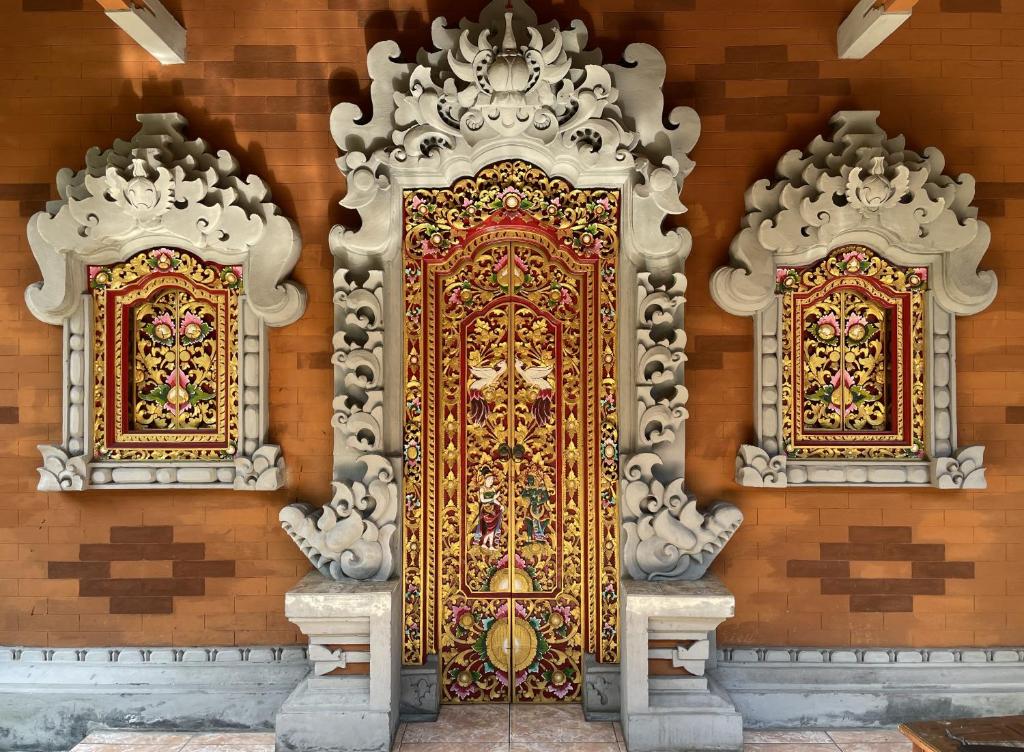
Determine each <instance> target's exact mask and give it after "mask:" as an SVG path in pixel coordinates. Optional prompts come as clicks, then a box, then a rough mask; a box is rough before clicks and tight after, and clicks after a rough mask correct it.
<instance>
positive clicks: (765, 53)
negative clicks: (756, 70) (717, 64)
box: [725, 44, 789, 63]
mask: <svg viewBox="0 0 1024 752" xmlns="http://www.w3.org/2000/svg"><path fill="white" fill-rule="evenodd" d="M787 60H789V53H788V50H787V48H786V45H784V44H760V45H752V46H750V47H726V48H725V62H727V63H761V62H776V63H784V62H786V61H787Z"/></svg>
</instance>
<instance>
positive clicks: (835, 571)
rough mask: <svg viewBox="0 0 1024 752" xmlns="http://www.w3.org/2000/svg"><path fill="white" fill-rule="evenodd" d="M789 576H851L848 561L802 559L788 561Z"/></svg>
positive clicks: (787, 573) (787, 570) (787, 574)
mask: <svg viewBox="0 0 1024 752" xmlns="http://www.w3.org/2000/svg"><path fill="white" fill-rule="evenodd" d="M786 576H787V577H849V576H850V562H848V561H801V560H797V559H793V560H790V561H787V562H786Z"/></svg>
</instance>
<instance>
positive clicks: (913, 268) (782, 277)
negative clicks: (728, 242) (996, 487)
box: [711, 112, 996, 488]
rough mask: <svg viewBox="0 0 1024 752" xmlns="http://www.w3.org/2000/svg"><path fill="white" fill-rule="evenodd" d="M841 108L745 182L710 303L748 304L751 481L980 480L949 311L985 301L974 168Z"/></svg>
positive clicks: (742, 457) (742, 469)
mask: <svg viewBox="0 0 1024 752" xmlns="http://www.w3.org/2000/svg"><path fill="white" fill-rule="evenodd" d="M877 116H878V113H877V112H840V113H838V114H837V115H836V117H835V118H834V119H833V124H834V126H835V133H834V135H833V138H832V139H831V140H827V139H823V138H819V139H816V140H815V141H814V143H813V144H812V145H811V146H810V148H809V150H808V152H806V153H804V154H800V153H799V152H789V153H788V154H786V156H784V157H783V158H782V159H781V160H780V161H779V165H778V173H779V175H780V176H781V177H780V179H779V180H777V181H776V182H775V183H771V184H769V183H767V182H765V181H760V182H758V183H757V184H755V185H754V186H753V187H752V188H751V189H750V191H749V193H748V198H747V206H748V214H747V216H746V217H745V219H744V227H743V229H742V231H741V232H740V234H739V235H737V237H736V239H735V240H734V241H733V243H732V246H731V248H730V257H731V264H730V266H727V267H723V268H721V269H719V270H718V271H716V272H715V274H714V276H713V278H712V282H711V292H712V295H713V296H714V298H715V300H716V301H717V302H718V304H719V305H720V306H722V307H723V308H725V309H726V310H727V311H729V312H730V313H733V314H736V315H745V316H753V318H754V329H755V334H754V347H755V353H756V358H755V375H754V378H755V407H756V410H755V433H756V435H757V444H756V445H744V446H742V447H740V450H739V453H738V455H737V458H736V480H737V482H738V483H741V484H743V485H748V486H788V485H799V484H809V485H927V484H931V485H935V486H938V487H940V488H984V486H985V470H984V467H983V457H984V447H981V446H968V447H959V446H958V445H957V443H956V405H955V400H956V369H955V362H956V361H955V352H956V347H955V336H956V326H955V317H956V316H958V315H968V314H971V313H976V312H978V311H980V310H983V309H984V308H985V307H986V306H988V305H989V303H991V302H992V299H993V298H994V297H995V293H996V279H995V275H994V274H993V273H992V272H990V271H979V270H978V264H979V262H980V261H981V258H982V256H983V255H984V252H985V250H986V248H987V247H988V243H989V238H990V235H989V230H988V227H987V226H986V225H985V224H984V223H983V222H980V221H978V219H977V218H976V217H977V209H975V208H973V207H971V206H970V203H971V200H972V198H973V195H974V180H973V178H971V176H970V175H961V176H960V177H959V178H957V179H956V180H954V179H952V178H950V177H948V176H946V175H944V174H943V172H942V170H943V166H944V160H943V157H942V154H941V153H940V152H939V151H938V150H937V149H929V150H927V151H926V152H925V156H921V155H918V154H916V153H915V152H913V151H910V150H908V149H906V148H905V145H904V140H903V138H902V137H898V138H892V139H890V138H889V137H888V136H887V135H886V134H885V132H884V131H882V130H881V128H879V126H878V124H877V122H876V119H877Z"/></svg>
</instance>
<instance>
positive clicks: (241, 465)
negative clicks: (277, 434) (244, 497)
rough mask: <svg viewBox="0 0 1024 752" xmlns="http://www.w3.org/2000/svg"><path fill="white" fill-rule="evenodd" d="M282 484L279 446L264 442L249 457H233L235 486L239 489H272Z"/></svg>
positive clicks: (282, 464)
mask: <svg viewBox="0 0 1024 752" xmlns="http://www.w3.org/2000/svg"><path fill="white" fill-rule="evenodd" d="M283 485H284V457H283V456H282V455H281V447H279V446H277V445H276V444H264V445H263V446H261V447H260V448H259V449H257V450H256V451H255V452H253V453H252V456H251V457H236V458H235V488H237V489H238V490H240V491H273V490H274V489H275V488H280V487H281V486H283Z"/></svg>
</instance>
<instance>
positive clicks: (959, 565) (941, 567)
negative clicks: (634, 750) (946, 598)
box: [911, 561, 974, 580]
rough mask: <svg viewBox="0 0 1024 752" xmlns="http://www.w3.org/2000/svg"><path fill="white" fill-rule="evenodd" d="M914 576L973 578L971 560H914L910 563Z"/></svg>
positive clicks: (949, 578) (950, 578)
mask: <svg viewBox="0 0 1024 752" xmlns="http://www.w3.org/2000/svg"><path fill="white" fill-rule="evenodd" d="M911 572H912V574H913V576H914V577H942V578H945V579H947V580H973V579H974V562H973V561H915V562H914V563H913V564H911Z"/></svg>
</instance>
